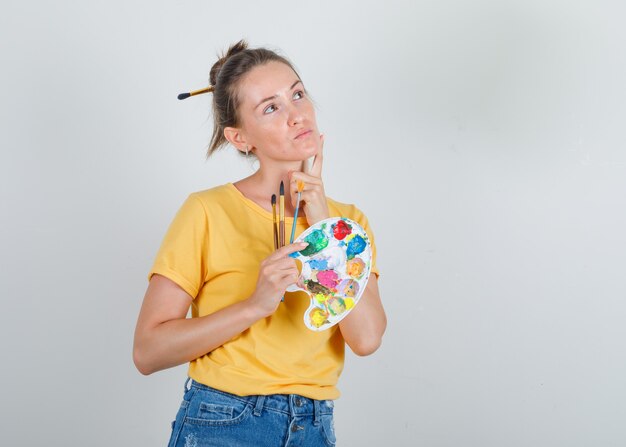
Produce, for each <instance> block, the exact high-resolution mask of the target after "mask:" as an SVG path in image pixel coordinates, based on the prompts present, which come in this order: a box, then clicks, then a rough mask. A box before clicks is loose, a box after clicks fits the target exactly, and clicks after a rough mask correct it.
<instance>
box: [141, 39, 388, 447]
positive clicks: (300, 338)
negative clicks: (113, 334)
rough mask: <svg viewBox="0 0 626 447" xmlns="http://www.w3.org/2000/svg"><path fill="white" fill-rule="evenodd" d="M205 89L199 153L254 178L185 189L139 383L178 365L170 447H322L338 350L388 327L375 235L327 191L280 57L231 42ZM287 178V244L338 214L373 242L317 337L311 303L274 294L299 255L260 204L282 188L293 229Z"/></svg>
mask: <svg viewBox="0 0 626 447" xmlns="http://www.w3.org/2000/svg"><path fill="white" fill-rule="evenodd" d="M210 84H211V87H210V91H212V94H213V115H214V120H215V122H214V133H213V139H212V141H211V145H210V148H209V152H208V155H211V153H213V152H214V151H215V150H216V149H218V148H219V147H221V146H223V145H225V144H227V143H230V144H231V145H232V146H234V147H235V148H236V149H237V150H238V151H239V152H240V153H241V154H242V155H243V156H244V157H256V158H257V159H258V162H259V169H258V170H257V171H256V172H255V173H254V174H252V175H251V176H249V177H247V178H244V179H241V180H239V181H236V182H235V183H227V184H224V185H220V186H217V187H213V188H211V189H207V190H203V191H198V192H193V193H191V194H190V195H189V196H188V197H187V199H186V200H185V202H184V203H183V205H182V206H181V208H180V209H179V210H178V213H177V214H176V216H175V217H174V220H173V222H172V223H171V225H170V227H169V229H168V231H167V233H166V235H165V237H164V239H163V242H162V245H161V247H160V249H159V251H158V253H157V256H156V259H155V261H154V265H153V267H152V269H151V270H150V272H149V274H148V280H149V285H148V289H147V291H146V294H145V297H144V301H143V305H142V307H141V311H140V314H139V318H138V321H137V327H136V330H135V341H134V348H133V358H134V362H135V365H136V367H137V369H138V370H139V371H140V372H141V373H142V374H145V375H148V374H151V373H153V372H156V371H160V370H163V369H166V368H171V367H173V366H177V365H181V364H184V363H187V362H189V369H188V377H187V380H186V382H185V385H184V395H183V400H182V402H181V405H180V408H179V410H178V413H177V415H176V419H175V421H173V422H172V433H171V438H170V442H169V445H170V446H178V445H181V446H182V445H185V446H196V445H198V446H200V445H202V446H204V445H219V446H227V445H237V446H242V445H254V446H265V445H267V446H286V445H306V446H317V445H320V446H322V445H324V446H332V445H334V444H335V434H334V429H333V401H334V399H336V398H338V397H339V391H338V389H337V387H336V384H337V380H338V378H339V375H340V373H341V371H342V369H343V362H344V346H345V344H348V346H349V347H350V348H351V349H352V351H353V352H355V353H356V354H357V355H362V356H363V355H369V354H371V353H373V352H374V351H376V349H378V347H379V346H380V344H381V339H382V336H383V333H384V331H385V327H386V317H385V312H384V310H383V306H382V304H381V300H380V297H379V292H378V284H377V279H378V269H377V267H376V247H375V245H374V239H373V233H372V230H371V228H370V227H369V224H368V221H367V218H366V217H365V215H364V214H363V213H362V212H361V211H360V210H359V209H358V208H357V207H356V206H354V205H347V204H343V203H340V202H337V201H335V200H333V199H331V198H329V197H327V196H326V194H325V192H324V185H323V183H322V177H321V174H322V162H323V153H322V148H323V136H322V135H320V133H319V131H318V129H317V123H316V118H315V110H314V107H313V103H312V102H311V100H310V99H309V97H308V94H307V91H306V89H305V87H304V85H303V83H302V80H301V79H300V77H299V75H298V74H297V73H296V71H295V69H294V68H293V66H292V65H291V63H290V62H289V61H288V60H287V59H285V58H284V57H282V56H280V55H278V54H276V53H275V52H272V51H270V50H267V49H263V48H257V49H251V48H248V46H247V43H246V42H245V41H243V40H242V41H240V42H238V43H236V44H235V45H232V46H231V47H230V48H229V50H228V51H227V53H226V54H225V55H224V56H222V57H221V58H220V59H219V60H218V61H217V62H216V63H215V65H214V66H213V67H212V69H211V73H210ZM311 157H314V160H313V163H312V165H311V167H310V168H309V167H308V163H307V160H308V159H309V158H311ZM298 180H301V181H303V182H304V184H305V187H304V191H303V192H302V195H301V200H302V202H301V206H300V210H301V211H302V212H303V214H302V213H299V216H298V218H297V219H296V236H297V235H298V234H300V233H302V232H303V231H304V230H305V229H306V228H308V227H309V226H311V225H313V224H315V223H316V222H318V221H320V220H323V219H326V218H328V217H334V216H343V217H347V218H350V219H352V220H354V221H356V222H358V223H359V224H360V225H361V226H362V227H363V228H364V229H365V230H366V231H367V233H368V235H369V238H370V242H371V245H372V264H371V266H372V268H371V271H372V274H371V275H370V278H369V282H368V284H367V287H366V289H365V291H364V293H363V295H362V297H361V299H360V301H359V303H358V305H357V306H356V307H355V308H354V309H353V311H352V312H351V313H350V314H349V315H347V316H346V317H345V318H344V319H343V320H341V322H340V323H338V324H337V325H335V326H333V327H331V328H330V329H327V330H325V331H320V332H314V331H311V330H309V329H307V328H306V327H305V326H304V324H303V321H302V318H303V315H304V312H305V310H306V309H307V308H308V306H309V296H308V295H307V294H306V293H304V292H295V293H285V289H286V288H287V286H289V285H290V284H293V283H295V281H296V279H297V277H298V269H297V266H296V262H295V260H294V259H292V258H291V257H289V256H288V255H289V254H290V253H293V252H295V251H299V250H302V249H303V246H302V245H300V244H287V245H285V246H284V247H282V248H279V249H274V242H273V241H274V239H273V231H272V225H273V214H272V207H271V203H270V198H271V196H272V194H277V193H278V186H279V184H280V182H281V181H283V182H284V185H285V197H286V198H287V200H285V215H286V216H288V217H286V218H285V227H286V228H287V229H291V225H292V224H293V221H294V219H293V214H294V210H295V206H296V201H297V193H296V182H297V181H298ZM289 199H290V200H289ZM283 296H284V300H281V298H283ZM189 306H192V317H193V318H191V319H187V318H186V316H187V311H188V309H189ZM190 380H191V384H190V386H189V388H188V387H187V384H188V383H189V381H190Z"/></svg>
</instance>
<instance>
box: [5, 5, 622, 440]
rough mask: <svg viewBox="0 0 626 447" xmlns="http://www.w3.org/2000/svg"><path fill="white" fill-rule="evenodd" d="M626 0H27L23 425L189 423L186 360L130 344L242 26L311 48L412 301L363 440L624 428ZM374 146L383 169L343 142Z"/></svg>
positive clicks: (14, 151) (12, 74) (252, 34)
mask: <svg viewBox="0 0 626 447" xmlns="http://www.w3.org/2000/svg"><path fill="white" fill-rule="evenodd" d="M625 12H626V7H625V6H624V3H623V2H617V1H615V2H609V1H598V0H594V1H591V0H588V1H579V2H568V1H547V2H546V1H540V0H533V1H528V0H526V1H500V0H492V1H485V0H482V1H472V2H468V1H467V2H466V1H461V0H441V1H436V2H435V1H430V2H418V1H415V2H409V1H384V2H383V1H378V2H366V1H358V2H357V1H335V2H320V3H319V4H314V3H312V2H308V3H302V2H301V3H297V2H296V3H294V2H287V1H264V2H248V3H246V4H244V3H243V2H206V1H187V2H162V1H150V2H147V1H143V2H120V1H117V2H111V1H109V2H69V1H57V2H43V1H38V2H18V1H11V2H9V3H5V5H4V6H3V12H2V17H1V18H0V46H1V48H2V53H1V54H2V58H1V64H2V70H1V71H0V80H1V81H2V82H0V91H1V92H2V95H1V98H2V101H1V102H0V114H1V115H0V118H1V119H0V125H1V126H2V130H1V133H0V147H1V159H0V174H1V175H0V199H1V200H2V207H1V208H0V209H1V210H2V214H1V223H2V231H1V232H0V238H1V239H0V243H1V246H2V256H1V257H0V263H1V271H0V275H1V281H2V282H1V297H2V312H1V313H0V315H1V320H0V323H1V324H0V340H1V341H0V343H1V344H2V354H3V355H2V357H3V362H2V364H3V366H2V368H1V371H0V378H1V385H0V386H1V395H2V399H0V409H1V411H2V415H1V416H2V417H1V420H2V427H3V429H2V431H3V434H2V439H3V441H2V442H3V444H5V445H15V446H17V445H24V446H26V445H72V446H73V445H76V446H78V445H91V446H111V445H133V446H153V445H165V443H166V442H167V439H168V436H169V432H170V428H171V427H170V422H171V420H173V418H174V416H175V413H176V410H177V408H178V405H179V403H180V399H181V398H182V390H183V382H184V378H185V373H186V370H187V366H186V365H185V366H180V367H177V368H173V369H170V370H166V371H162V372H159V373H156V374H153V375H151V376H148V377H144V376H142V375H141V374H139V373H138V372H137V371H136V370H135V368H134V365H133V363H132V354H131V351H132V340H133V331H134V327H135V322H136V318H137V314H138V312H139V307H140V305H141V301H142V299H143V295H144V292H145V289H146V286H147V280H146V274H147V272H148V269H149V268H150V266H151V263H152V260H153V258H154V255H155V254H156V251H157V249H158V247H159V245H160V242H161V239H162V237H163V236H164V234H165V231H166V229H167V226H168V225H169V223H170V221H171V219H172V218H173V216H174V213H175V212H176V210H177V209H178V207H179V206H180V205H181V204H182V202H183V201H184V199H185V197H186V196H187V194H189V193H190V192H192V191H197V190H201V189H205V188H209V187H212V186H215V185H218V184H222V183H224V182H227V181H233V180H236V179H239V178H241V177H244V176H247V175H249V174H250V173H251V172H252V169H253V167H252V166H250V165H249V164H247V163H246V162H245V161H242V160H240V158H239V157H235V156H234V155H233V153H232V150H231V151H224V152H223V153H220V154H218V155H217V156H215V158H213V159H211V160H209V161H208V162H206V163H205V161H204V152H205V148H206V146H207V144H208V141H209V138H210V132H211V130H212V127H211V121H210V114H209V104H210V102H209V101H210V96H208V95H204V96H201V97H196V98H191V99H188V100H186V101H184V102H180V101H178V100H177V99H176V95H177V94H178V93H180V92H183V91H188V90H190V89H196V88H201V87H203V86H204V85H206V83H207V78H208V72H209V69H210V68H211V66H212V64H213V63H214V61H215V57H216V53H217V52H218V51H222V50H223V49H225V48H226V47H227V46H228V44H230V43H233V42H235V41H236V40H238V39H240V38H242V37H243V38H247V39H248V40H249V42H250V44H251V45H252V46H269V47H270V48H273V49H276V50H280V51H281V52H282V54H284V55H286V56H287V57H289V58H290V59H291V60H292V61H293V62H294V63H295V65H296V66H297V68H298V69H299V72H300V74H301V76H302V77H303V79H304V81H305V83H306V85H307V87H308V89H309V90H310V91H311V92H312V93H313V95H314V98H315V99H316V101H317V103H318V105H319V108H318V121H319V123H320V129H321V130H322V131H324V132H325V134H326V137H327V138H326V144H325V167H324V182H325V185H326V191H327V193H328V194H329V195H330V196H331V197H333V198H335V199H337V200H340V201H343V202H351V203H356V204H357V205H358V206H359V207H361V208H362V209H363V210H364V211H365V212H366V214H367V215H368V216H369V218H370V221H371V224H372V227H373V229H374V232H375V236H376V239H377V244H378V250H379V258H378V260H379V265H380V269H381V278H380V288H381V295H382V298H383V300H384V304H385V306H386V310H387V313H388V318H389V327H388V330H387V333H386V336H385V339H384V344H383V346H382V347H381V349H380V350H379V351H378V352H377V353H376V354H374V355H373V356H371V357H366V358H358V357H355V356H354V355H348V356H347V359H346V368H345V371H344V374H343V376H342V378H341V380H340V389H341V391H342V392H343V395H342V397H341V398H340V399H339V401H338V402H337V413H336V426H337V431H338V439H339V445H343V446H356V445H363V446H379V445H394V446H414V445H420V446H421V445H423V446H457V445H464V446H481V447H484V446H530V445H532V446H589V445H598V446H617V445H620V446H621V445H626V429H625V428H624V425H623V421H624V415H625V414H626V381H625V380H626V379H625V377H626V355H625V349H624V348H625V346H624V345H625V343H624V340H626V325H625V324H624V322H625V321H626V303H625V298H626V293H625V292H626V283H625V281H624V277H625V276H624V269H625V267H626V232H625V231H624V229H625V228H626V194H625V192H626V152H625V151H624V148H625V142H626V138H625V136H624V118H625V117H626V113H625V112H626V107H625V100H626V89H625V88H624V80H625V79H626V60H625V59H626V58H625V54H626V51H625V50H626V48H625V45H624V42H625V40H624V39H625V38H626V32H625V31H624V28H623V23H622V22H623V18H624V16H625V15H624V13H625ZM347 166H350V170H352V167H353V166H356V167H357V169H358V171H359V172H360V173H361V177H360V182H361V185H360V186H359V187H354V186H349V185H348V184H347V182H346V180H345V169H346V167H347Z"/></svg>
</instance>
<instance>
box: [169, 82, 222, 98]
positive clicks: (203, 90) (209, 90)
mask: <svg viewBox="0 0 626 447" xmlns="http://www.w3.org/2000/svg"><path fill="white" fill-rule="evenodd" d="M213 89H214V87H213V86H212V85H210V86H208V87H206V88H201V89H200V90H194V91H192V92H189V93H181V94H180V95H178V99H186V98H189V97H190V96H195V95H201V94H202V93H208V92H212V91H213Z"/></svg>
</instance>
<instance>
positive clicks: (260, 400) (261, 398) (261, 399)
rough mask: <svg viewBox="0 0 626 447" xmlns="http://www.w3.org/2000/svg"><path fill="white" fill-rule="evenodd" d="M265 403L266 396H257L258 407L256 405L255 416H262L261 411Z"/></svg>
mask: <svg viewBox="0 0 626 447" xmlns="http://www.w3.org/2000/svg"><path fill="white" fill-rule="evenodd" d="M264 401H265V396H257V397H256V405H254V415H255V416H261V410H263V402H264Z"/></svg>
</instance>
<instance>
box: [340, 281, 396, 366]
mask: <svg viewBox="0 0 626 447" xmlns="http://www.w3.org/2000/svg"><path fill="white" fill-rule="evenodd" d="M339 328H340V330H341V335H342V336H343V338H344V340H345V341H346V343H347V345H348V346H350V349H352V351H353V352H354V353H355V354H357V355H361V356H363V355H369V354H372V353H373V352H375V351H376V350H377V349H378V348H379V346H380V344H381V343H382V337H383V334H384V332H385V329H386V328H387V317H386V315H385V311H384V309H383V306H382V302H381V300H380V295H379V292H378V284H377V280H376V279H375V278H374V275H372V277H370V280H369V281H368V285H367V288H366V289H365V291H364V292H363V295H362V296H361V299H360V300H359V302H358V303H357V305H356V307H355V308H354V309H353V310H352V311H351V312H350V314H349V315H348V316H347V317H345V318H344V319H343V320H341V321H340V322H339Z"/></svg>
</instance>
